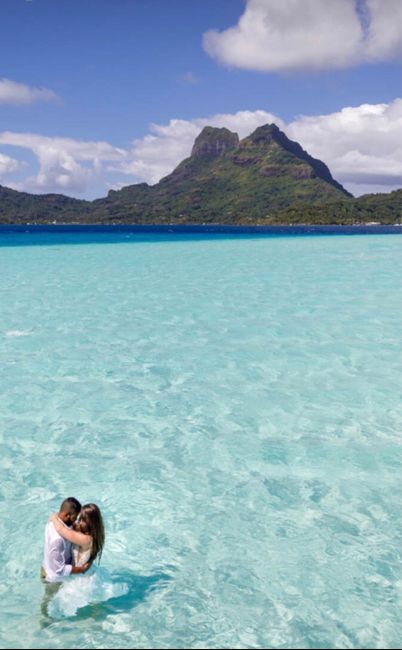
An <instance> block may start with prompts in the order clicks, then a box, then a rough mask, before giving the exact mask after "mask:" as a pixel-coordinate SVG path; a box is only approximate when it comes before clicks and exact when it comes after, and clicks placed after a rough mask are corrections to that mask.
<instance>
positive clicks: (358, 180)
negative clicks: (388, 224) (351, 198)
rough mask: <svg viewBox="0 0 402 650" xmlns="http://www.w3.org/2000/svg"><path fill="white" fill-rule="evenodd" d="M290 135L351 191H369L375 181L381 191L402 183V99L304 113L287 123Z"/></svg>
mask: <svg viewBox="0 0 402 650" xmlns="http://www.w3.org/2000/svg"><path fill="white" fill-rule="evenodd" d="M286 133H287V134H288V136H289V137H290V138H292V139H293V140H297V141H298V142H300V144H301V145H302V146H303V148H304V149H306V150H307V151H308V152H309V153H310V154H311V155H312V156H315V157H316V158H320V159H321V160H323V161H324V162H325V163H326V164H327V165H328V167H329V168H330V170H331V172H332V175H333V176H334V177H335V178H336V179H337V180H338V181H339V182H341V183H342V184H344V185H345V186H346V187H347V188H348V189H349V188H350V191H352V192H353V193H354V192H356V193H358V194H361V193H363V192H365V191H368V190H367V187H368V186H369V185H371V184H372V185H373V186H374V185H375V186H376V187H382V188H383V191H387V190H388V191H389V190H390V189H392V188H393V187H401V185H402V100H401V99H396V100H394V101H393V102H391V103H389V104H362V105H361V106H355V107H347V108H343V109H342V110H341V111H339V112H337V113H331V114H329V115H316V116H309V117H305V116H300V117H299V118H297V119H296V120H295V121H294V122H292V123H291V124H289V125H288V126H287V127H286ZM359 185H361V186H362V188H361V189H359ZM373 191H374V190H373Z"/></svg>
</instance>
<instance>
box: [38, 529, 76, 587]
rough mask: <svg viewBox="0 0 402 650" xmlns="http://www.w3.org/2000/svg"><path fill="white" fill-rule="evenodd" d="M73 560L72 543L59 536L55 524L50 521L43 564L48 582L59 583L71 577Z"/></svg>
mask: <svg viewBox="0 0 402 650" xmlns="http://www.w3.org/2000/svg"><path fill="white" fill-rule="evenodd" d="M71 559H72V558H71V543H70V542H68V541H67V540H66V539H64V538H63V537H61V535H59V533H58V532H57V530H56V529H55V527H54V524H53V522H51V521H48V523H47V524H46V528H45V548H44V553H43V563H42V566H43V569H44V571H45V573H46V581H47V582H59V581H60V580H62V579H63V578H65V577H66V576H69V575H70V573H71V569H72V564H71Z"/></svg>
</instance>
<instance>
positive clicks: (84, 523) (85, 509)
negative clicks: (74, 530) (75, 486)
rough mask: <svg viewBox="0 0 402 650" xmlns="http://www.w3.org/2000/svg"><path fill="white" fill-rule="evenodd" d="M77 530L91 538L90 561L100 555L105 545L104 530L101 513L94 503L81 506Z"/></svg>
mask: <svg viewBox="0 0 402 650" xmlns="http://www.w3.org/2000/svg"><path fill="white" fill-rule="evenodd" d="M79 529H80V531H81V533H84V534H85V535H90V536H91V537H92V552H91V560H95V558H96V557H99V560H100V558H101V555H102V550H103V545H104V543H105V528H104V525H103V519H102V515H101V511H100V510H99V508H98V506H97V505H96V504H95V503H87V504H86V505H85V506H82V508H81V512H80V520H79Z"/></svg>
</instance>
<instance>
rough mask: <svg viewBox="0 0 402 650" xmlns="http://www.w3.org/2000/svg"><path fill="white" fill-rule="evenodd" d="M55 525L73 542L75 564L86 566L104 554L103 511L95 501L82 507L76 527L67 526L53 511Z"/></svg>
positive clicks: (52, 517)
mask: <svg viewBox="0 0 402 650" xmlns="http://www.w3.org/2000/svg"><path fill="white" fill-rule="evenodd" d="M50 519H51V520H52V522H53V524H54V527H55V528H56V530H57V532H58V533H59V535H61V537H64V539H67V540H68V541H69V542H71V543H72V544H73V559H74V565H75V566H84V564H87V563H90V564H92V562H93V561H94V560H95V559H96V558H98V561H99V562H100V558H101V555H102V550H103V545H104V543H105V528H104V525H103V519H102V515H101V511H100V510H99V508H98V506H97V505H96V504H95V503H87V504H86V505H85V506H83V507H82V508H81V512H80V518H79V521H78V523H77V524H74V528H73V529H72V528H67V526H64V525H63V523H62V522H61V521H60V519H59V518H58V516H57V515H56V514H55V513H53V514H52V515H51V517H50Z"/></svg>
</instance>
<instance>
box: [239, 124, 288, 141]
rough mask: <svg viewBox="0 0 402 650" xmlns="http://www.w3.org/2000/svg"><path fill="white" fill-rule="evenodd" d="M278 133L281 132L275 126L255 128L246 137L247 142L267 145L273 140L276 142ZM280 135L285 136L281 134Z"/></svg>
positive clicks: (268, 125) (265, 125)
mask: <svg viewBox="0 0 402 650" xmlns="http://www.w3.org/2000/svg"><path fill="white" fill-rule="evenodd" d="M280 133H282V131H281V130H280V129H279V127H277V126H276V124H264V125H263V126H259V127H257V128H256V130H255V131H253V133H251V135H249V136H248V138H247V140H249V141H251V142H254V143H255V144H257V143H258V144H260V143H261V144H262V143H266V144H269V143H270V142H272V141H273V140H275V141H276V140H277V138H278V135H279V134H280ZM282 135H285V134H284V133H283V134H282ZM285 137H286V136H285Z"/></svg>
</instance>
